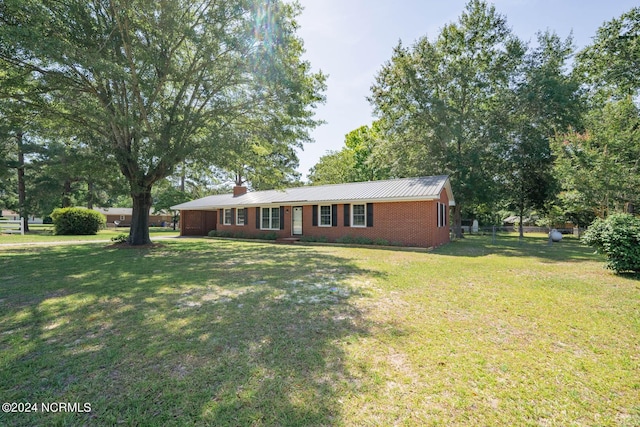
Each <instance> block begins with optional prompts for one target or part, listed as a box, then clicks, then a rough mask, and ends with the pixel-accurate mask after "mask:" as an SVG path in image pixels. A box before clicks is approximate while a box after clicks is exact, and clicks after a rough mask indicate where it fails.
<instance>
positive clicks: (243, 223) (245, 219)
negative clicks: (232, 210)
mask: <svg viewBox="0 0 640 427" xmlns="http://www.w3.org/2000/svg"><path fill="white" fill-rule="evenodd" d="M240 211H242V212H244V213H245V214H244V218H243V219H242V224H240V221H239V220H238V218H239V215H240ZM246 224H247V213H246V212H245V210H244V208H236V225H246Z"/></svg>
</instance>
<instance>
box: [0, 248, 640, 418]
mask: <svg viewBox="0 0 640 427" xmlns="http://www.w3.org/2000/svg"><path fill="white" fill-rule="evenodd" d="M602 261H603V260H602V258H600V257H598V256H595V255H593V254H592V251H591V249H589V248H585V247H583V246H581V245H580V244H579V243H578V242H577V241H576V240H573V239H570V238H569V239H565V240H563V241H562V242H561V243H560V244H556V245H554V246H551V247H550V246H548V245H547V242H546V239H545V237H544V236H533V237H527V238H526V239H525V241H524V242H523V243H521V244H519V243H518V240H517V238H514V237H511V236H507V237H499V238H498V240H497V241H496V242H495V243H492V241H491V237H468V238H466V239H463V240H462V241H459V242H454V243H452V244H449V245H446V246H444V247H442V248H440V249H438V250H436V251H433V252H424V251H415V252H413V251H392V250H386V249H376V248H371V249H367V248H346V247H338V246H301V245H293V246H290V245H274V244H265V243H256V242H234V241H228V240H216V239H201V240H199V239H184V240H182V239H181V240H177V241H174V240H171V241H163V242H161V244H160V245H159V246H157V247H154V248H147V249H113V248H107V247H105V244H84V245H73V246H55V247H19V248H16V247H5V248H0V396H2V401H3V402H22V403H27V402H30V403H37V404H40V403H43V402H44V403H51V402H78V403H80V404H83V403H90V407H91V411H90V412H82V413H63V412H56V413H51V412H49V413H42V411H39V412H38V413H31V414H25V413H0V425H17V426H31V425H149V426H151V425H154V426H155V425H176V426H181V425H216V426H226V425H228V426H245V425H256V426H272V425H292V426H295V425H297V426H306V425H345V426H351V425H379V426H387V425H408V426H418V425H419V426H422V425H486V426H493V425H508V426H512V425H532V426H540V425H541V426H547V425H548V426H568V425H589V426H590V425H604V426H607V425H610V426H625V425H626V426H636V425H639V424H640V356H639V355H640V281H639V280H638V278H637V277H633V276H615V275H613V274H612V273H610V272H609V271H607V270H605V269H604V264H603V262H602Z"/></svg>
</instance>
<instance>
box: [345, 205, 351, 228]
mask: <svg viewBox="0 0 640 427" xmlns="http://www.w3.org/2000/svg"><path fill="white" fill-rule="evenodd" d="M350 221H351V205H344V226H345V227H348V226H349V225H350V224H351V222H350Z"/></svg>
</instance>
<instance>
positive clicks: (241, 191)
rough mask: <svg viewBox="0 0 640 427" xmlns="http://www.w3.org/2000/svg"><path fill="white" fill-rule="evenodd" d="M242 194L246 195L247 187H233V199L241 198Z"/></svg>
mask: <svg viewBox="0 0 640 427" xmlns="http://www.w3.org/2000/svg"><path fill="white" fill-rule="evenodd" d="M243 194H247V187H245V186H243V185H236V186H235V187H233V197H238V196H242V195H243Z"/></svg>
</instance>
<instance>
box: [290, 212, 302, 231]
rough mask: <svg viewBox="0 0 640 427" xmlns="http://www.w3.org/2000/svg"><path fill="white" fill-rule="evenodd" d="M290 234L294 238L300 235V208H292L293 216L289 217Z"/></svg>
mask: <svg viewBox="0 0 640 427" xmlns="http://www.w3.org/2000/svg"><path fill="white" fill-rule="evenodd" d="M291 218H292V220H291V221H292V222H293V224H291V234H293V235H294V236H301V235H302V206H296V207H294V208H293V215H291Z"/></svg>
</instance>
